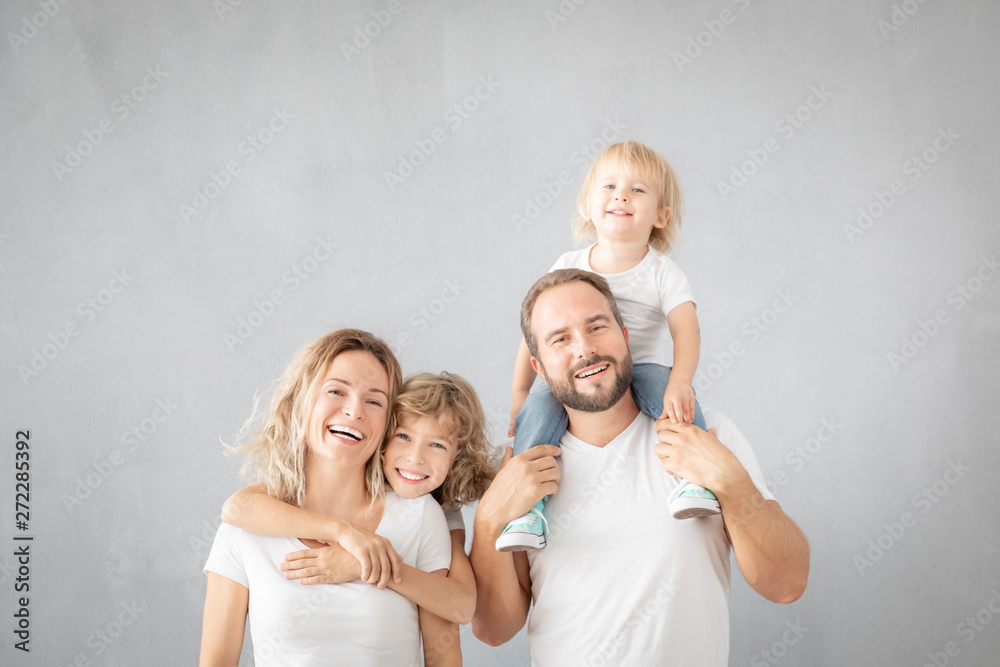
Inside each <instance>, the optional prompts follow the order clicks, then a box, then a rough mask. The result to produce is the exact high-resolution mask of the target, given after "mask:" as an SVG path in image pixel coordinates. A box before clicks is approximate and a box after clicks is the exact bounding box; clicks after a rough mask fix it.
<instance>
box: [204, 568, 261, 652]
mask: <svg viewBox="0 0 1000 667" xmlns="http://www.w3.org/2000/svg"><path fill="white" fill-rule="evenodd" d="M249 603H250V591H249V590H247V589H246V587H244V586H242V585H241V584H238V583H236V582H235V581H233V580H232V579H227V578H226V577H223V576H222V575H221V574H217V573H215V572H209V573H208V592H207V593H206V594H205V614H204V617H203V618H202V626H201V659H200V660H199V662H198V664H199V665H200V667H235V666H236V665H238V664H239V662H240V653H241V652H242V651H243V633H244V631H245V630H246V622H247V609H248V608H249Z"/></svg>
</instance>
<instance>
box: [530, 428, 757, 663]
mask: <svg viewBox="0 0 1000 667" xmlns="http://www.w3.org/2000/svg"><path fill="white" fill-rule="evenodd" d="M705 421H706V422H707V425H708V426H709V427H714V428H715V429H717V436H718V438H719V440H721V441H722V442H723V443H724V444H725V445H726V446H728V447H729V449H731V450H732V451H733V453H734V454H736V456H737V458H739V460H740V462H741V463H742V464H743V467H744V468H746V470H747V472H748V473H749V474H750V477H751V479H752V480H753V482H754V484H755V485H756V486H757V488H758V489H759V490H760V492H761V494H762V495H763V496H764V498H765V499H769V500H773V499H774V496H773V495H771V493H770V491H768V489H767V486H766V485H765V483H764V479H763V475H762V474H761V471H760V466H759V465H758V463H757V459H756V457H755V456H754V454H753V451H752V450H751V448H750V444H749V443H748V442H747V440H746V438H744V437H743V434H742V433H740V432H739V430H738V429H737V428H736V426H734V425H733V423H732V422H731V421H729V419H727V418H726V417H725V416H724V415H722V414H721V413H719V412H716V411H713V410H705ZM653 423H654V422H653V419H652V418H651V417H649V416H648V415H645V414H642V413H640V414H639V416H638V417H636V418H635V421H633V422H632V424H631V425H630V426H629V427H628V428H627V429H625V431H623V432H622V433H621V434H620V435H619V436H618V437H617V438H615V439H614V440H613V441H612V442H610V443H608V444H607V445H606V446H604V447H594V446H593V445H589V444H587V443H585V442H583V441H581V440H579V439H578V438H575V437H573V436H572V435H570V434H569V433H567V434H566V435H565V436H563V439H562V441H561V443H560V446H561V447H562V456H561V457H560V459H559V461H560V468H562V478H561V481H560V482H559V491H558V492H557V493H554V494H552V495H551V496H549V500H548V504H547V506H546V509H545V515H546V518H547V519H548V537H547V541H546V547H545V548H544V549H542V550H539V551H532V552H528V562H529V564H530V567H531V597H532V603H533V606H532V610H531V616H530V618H529V619H528V640H529V642H530V644H531V656H532V660H533V664H534V665H536V666H538V667H548V666H550V665H553V666H558V667H577V666H584V665H587V666H590V665H671V666H672V667H674V666H681V665H690V666H696V667H725V666H726V665H727V664H728V660H729V597H730V589H729V583H730V570H729V553H730V544H729V540H728V539H727V538H726V534H725V532H724V529H723V522H722V517H721V516H714V517H707V518H700V519H686V520H677V519H674V518H673V517H671V515H670V508H669V506H668V500H669V498H670V493H671V492H672V491H673V490H674V488H675V487H676V486H677V485H678V484H680V480H678V479H677V478H674V477H671V476H670V475H668V474H666V473H665V472H663V469H662V468H661V467H660V459H659V458H657V456H656V453H655V452H654V447H655V443H656V429H655V428H654V427H653Z"/></svg>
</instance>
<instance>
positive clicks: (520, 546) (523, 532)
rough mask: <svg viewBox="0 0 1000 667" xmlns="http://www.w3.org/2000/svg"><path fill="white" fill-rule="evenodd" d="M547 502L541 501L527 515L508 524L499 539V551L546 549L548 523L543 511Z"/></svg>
mask: <svg viewBox="0 0 1000 667" xmlns="http://www.w3.org/2000/svg"><path fill="white" fill-rule="evenodd" d="M544 510H545V501H543V500H539V501H538V502H537V503H536V504H535V506H534V507H532V508H531V509H530V510H528V511H527V512H526V513H525V514H522V515H521V516H519V517H517V518H516V519H514V520H513V521H511V522H510V523H508V524H507V527H506V528H504V529H503V532H502V533H500V537H498V538H497V544H496V546H497V551H501V552H504V553H506V552H508V551H529V550H532V549H544V548H545V530H546V529H547V528H548V522H547V521H546V520H545V515H544V514H543V511H544Z"/></svg>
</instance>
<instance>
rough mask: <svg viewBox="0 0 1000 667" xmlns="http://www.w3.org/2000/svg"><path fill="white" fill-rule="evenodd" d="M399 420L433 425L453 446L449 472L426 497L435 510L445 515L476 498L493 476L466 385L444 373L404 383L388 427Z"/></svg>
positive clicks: (482, 420)
mask: <svg viewBox="0 0 1000 667" xmlns="http://www.w3.org/2000/svg"><path fill="white" fill-rule="evenodd" d="M404 415H413V416H415V417H431V418H433V419H435V420H437V422H438V424H440V425H441V427H442V428H444V429H446V430H447V431H448V432H449V433H451V434H453V435H454V438H455V440H456V442H457V445H458V452H457V453H456V454H455V461H454V463H452V465H451V470H449V471H448V475H447V477H445V479H444V482H443V483H442V484H441V486H439V487H438V488H436V489H435V490H434V491H432V492H431V495H432V496H433V497H434V499H435V500H437V501H438V503H440V505H441V507H444V508H446V509H448V508H452V507H456V506H459V505H465V504H467V503H471V502H472V501H474V500H479V499H480V498H482V496H483V493H485V491H486V486H487V484H488V483H489V481H490V480H491V479H492V478H493V475H494V465H493V461H494V456H493V450H492V447H491V446H490V443H489V441H488V440H487V439H486V414H485V413H484V412H483V406H482V405H481V404H480V403H479V398H478V397H477V396H476V391H475V389H473V388H472V385H471V384H469V382H468V380H466V379H465V378H462V377H460V376H458V375H455V374H453V373H447V372H445V373H441V374H440V375H434V374H433V373H421V374H419V375H414V376H413V377H411V378H408V379H407V380H406V382H404V383H403V387H402V389H400V390H399V394H398V395H397V396H396V402H395V403H394V407H393V418H394V423H396V424H398V423H399V421H400V419H401V418H402V417H403V416H404ZM383 450H384V446H383Z"/></svg>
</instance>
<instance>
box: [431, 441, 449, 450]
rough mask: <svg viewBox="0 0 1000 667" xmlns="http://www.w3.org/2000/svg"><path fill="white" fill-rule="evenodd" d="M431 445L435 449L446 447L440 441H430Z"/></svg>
mask: <svg viewBox="0 0 1000 667" xmlns="http://www.w3.org/2000/svg"><path fill="white" fill-rule="evenodd" d="M431 447H436V448H437V449H448V448H447V447H446V446H445V445H444V444H442V443H440V442H432V443H431Z"/></svg>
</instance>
